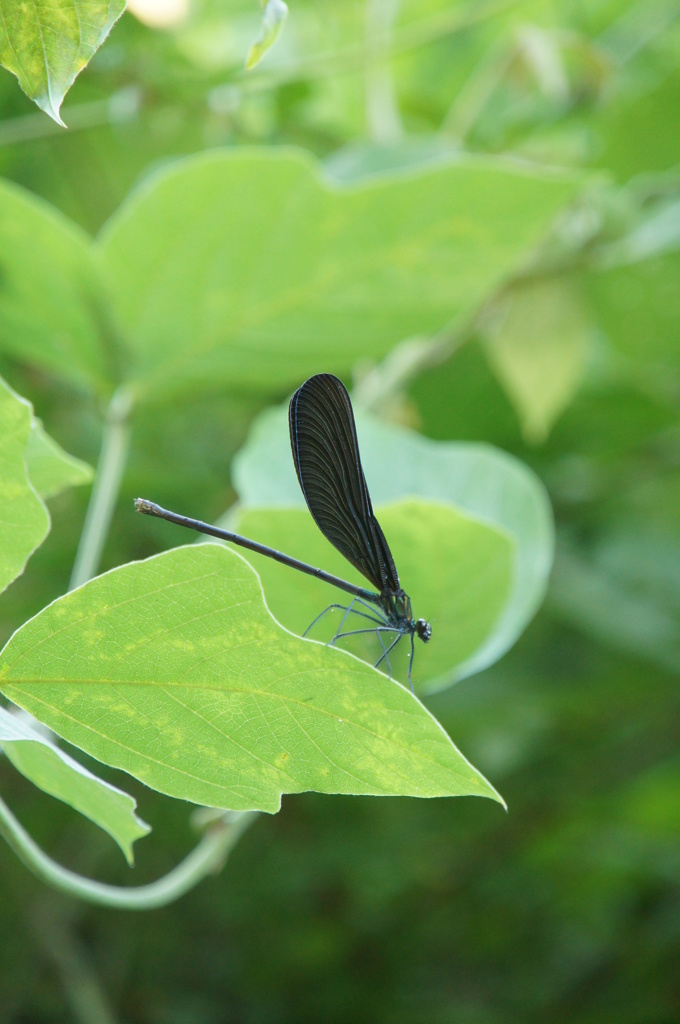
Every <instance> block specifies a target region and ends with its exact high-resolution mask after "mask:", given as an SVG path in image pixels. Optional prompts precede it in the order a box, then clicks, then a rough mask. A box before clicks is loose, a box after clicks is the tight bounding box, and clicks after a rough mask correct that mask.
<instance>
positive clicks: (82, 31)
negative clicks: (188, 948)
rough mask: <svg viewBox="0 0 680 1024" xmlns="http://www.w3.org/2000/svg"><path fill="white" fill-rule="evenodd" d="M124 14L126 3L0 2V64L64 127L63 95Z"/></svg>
mask: <svg viewBox="0 0 680 1024" xmlns="http://www.w3.org/2000/svg"><path fill="white" fill-rule="evenodd" d="M124 10H125V0H49V2H48V0H33V2H32V3H16V2H14V0H0V63H2V64H4V66H5V67H6V68H7V69H8V71H11V72H13V73H14V74H15V75H16V76H17V78H18V79H19V85H20V86H21V88H22V89H23V90H24V92H25V93H26V95H27V96H28V97H30V99H32V100H34V101H35V103H37V105H38V106H39V107H40V108H41V110H44V111H45V113H46V114H49V115H50V117H52V118H53V119H54V120H55V121H56V122H57V123H58V124H63V123H64V122H63V121H62V119H61V117H60V115H59V110H60V108H61V104H62V101H63V99H64V96H65V95H66V93H67V92H68V90H69V89H70V87H71V86H72V85H73V82H74V81H75V79H76V76H77V75H78V74H79V73H80V72H81V71H82V70H83V68H84V67H85V66H86V64H87V63H88V62H89V60H90V58H91V57H92V56H93V55H94V54H95V53H96V51H97V50H98V49H99V47H100V46H101V44H102V43H103V42H104V40H105V39H106V37H107V35H108V34H109V32H110V31H111V28H112V27H113V25H114V24H115V22H116V21H117V20H118V18H119V17H120V16H121V14H122V13H123V11H124Z"/></svg>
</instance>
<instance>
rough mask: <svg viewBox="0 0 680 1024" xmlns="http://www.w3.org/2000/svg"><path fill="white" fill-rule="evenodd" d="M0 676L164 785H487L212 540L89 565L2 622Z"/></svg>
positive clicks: (273, 806) (216, 792) (261, 805)
mask: <svg viewBox="0 0 680 1024" xmlns="http://www.w3.org/2000/svg"><path fill="white" fill-rule="evenodd" d="M0 685H1V686H2V690H3V692H4V693H5V694H6V695H7V696H8V697H9V698H10V699H11V700H12V701H14V702H15V703H16V704H19V705H20V706H21V707H24V708H25V709H26V710H28V711H30V712H31V713H33V714H34V715H35V716H36V717H38V718H39V719H40V720H41V721H43V722H44V723H45V724H46V725H48V726H49V727H50V728H52V729H53V730H54V731H55V732H57V733H58V734H59V735H61V736H63V737H64V738H66V739H68V740H69V741H70V742H72V743H74V744H76V745H77V746H79V747H81V748H82V749H84V750H86V751H88V753H90V754H92V755H93V756H94V757H96V758H98V759H99V760H100V761H104V762H105V763H107V764H111V765H115V766H116V767H119V768H123V769H124V770H125V771H127V772H129V773H130V774H132V775H135V776H136V777H137V778H139V779H141V780H142V781H144V782H146V783H147V784H148V785H150V786H152V787H154V788H155V789H158V790H160V791H162V792H164V793H168V794H170V795H172V796H176V797H181V798H183V799H186V800H191V801H195V802H197V803H202V804H207V805H213V806H217V807H228V808H233V809H236V810H252V809H259V810H265V811H276V810H277V809H278V808H279V806H280V797H281V794H282V793H298V792H301V791H303V790H317V791H320V792H324V793H365V794H375V795H389V794H403V795H411V796H423V797H424V796H455V795H465V794H469V795H472V794H474V795H479V796H489V797H492V798H495V799H500V798H499V797H498V795H497V794H496V792H495V791H494V790H493V788H492V787H491V786H490V785H489V783H488V782H486V780H484V779H483V778H482V777H481V776H480V775H479V773H478V772H477V771H476V770H475V769H474V768H473V767H472V766H471V765H470V764H469V763H468V762H467V761H466V759H465V758H464V757H463V756H462V755H461V754H460V753H459V752H458V750H457V749H456V748H455V746H454V745H453V743H452V742H451V740H450V739H449V737H448V736H447V735H446V733H445V732H444V731H443V729H442V728H441V726H440V725H439V724H438V723H437V722H436V720H435V719H434V718H433V717H432V716H431V715H430V714H429V712H428V711H427V710H426V709H425V708H424V707H423V706H422V705H421V704H420V702H419V701H418V700H417V698H415V697H414V696H413V695H412V694H411V693H410V692H409V691H408V690H406V689H405V688H404V687H402V686H401V685H400V684H399V683H396V682H394V681H391V680H390V679H388V678H387V676H385V675H383V674H382V673H380V672H379V671H377V670H375V669H373V668H371V667H370V666H369V665H366V664H364V663H363V662H361V661H359V660H357V659H356V658H354V657H353V656H352V655H350V654H347V653H345V652H344V651H338V650H335V649H333V648H329V647H325V646H323V645H322V644H318V643H315V642H313V641H305V640H301V639H299V638H298V637H294V636H292V635H291V634H290V633H288V632H287V631H286V630H284V629H283V628H282V627H281V626H279V625H278V624H277V623H276V622H275V620H274V619H272V618H271V616H270V614H269V612H268V611H267V609H266V607H265V604H264V601H263V598H262V589H261V586H260V582H259V580H258V578H257V575H256V573H255V572H254V570H253V569H252V568H251V566H250V565H248V563H247V562H246V561H245V560H244V559H243V558H241V557H240V555H238V554H236V553H235V552H232V551H229V550H227V549H226V548H224V547H223V546H221V545H216V544H203V545H194V546H191V547H188V548H179V549H176V550H174V551H170V552H166V553H164V554H162V555H158V556H156V557H154V558H150V559H148V560H147V561H145V562H137V563H132V564H131V565H126V566H123V567H121V568H119V569H115V570H113V571H112V572H109V573H107V574H105V575H104V576H100V577H98V578H97V579H94V580H91V581H90V582H89V583H87V584H85V586H83V587H80V588H79V589H78V590H75V591H72V592H71V593H70V594H68V595H67V596H66V597H63V598H60V599H59V600H57V601H55V602H54V603H53V604H52V605H50V606H49V607H48V608H46V609H45V610H44V611H42V612H41V613H40V614H39V615H37V616H36V617H35V618H34V619H32V620H31V621H30V622H28V623H27V624H26V625H25V626H24V627H23V628H22V629H20V630H19V631H18V632H17V633H15V634H14V636H13V637H12V639H11V640H10V641H9V643H8V644H7V646H6V647H5V649H4V651H3V652H2V654H1V655H0Z"/></svg>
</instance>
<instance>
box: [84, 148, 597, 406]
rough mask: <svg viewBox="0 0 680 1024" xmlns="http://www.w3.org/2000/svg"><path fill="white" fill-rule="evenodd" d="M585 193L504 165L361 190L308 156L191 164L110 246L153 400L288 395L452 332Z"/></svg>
mask: <svg viewBox="0 0 680 1024" xmlns="http://www.w3.org/2000/svg"><path fill="white" fill-rule="evenodd" d="M577 187H578V185H577V180H576V179H575V178H573V177H563V176H559V175H556V174H553V173H541V172H535V171H528V170H526V169H523V168H519V167H517V166H514V165H511V164H508V163H506V162H500V161H467V162H465V163H464V164H463V163H457V164H454V165H443V166H437V167H435V168H428V169H426V170H423V171H421V172H420V173H416V172H412V173H410V174H401V175H395V176H394V177H392V178H386V179H381V180H378V179H374V180H373V181H371V183H369V184H366V185H363V186H355V187H352V188H348V187H345V188H341V187H339V186H337V185H331V184H330V183H329V182H328V181H326V180H325V179H324V178H323V177H321V175H320V172H319V168H318V165H316V164H315V163H314V162H313V161H311V160H310V159H309V157H307V156H305V155H304V154H303V153H302V152H296V151H293V150H279V151H274V152H265V151H252V150H250V151H249V150H239V151H238V152H231V153H229V152H224V153H208V154H202V155H201V156H198V157H194V158H191V159H189V160H186V161H183V162H181V163H178V164H176V165H175V166H174V167H172V168H171V169H170V170H167V171H164V172H162V173H160V174H157V175H155V176H154V177H153V178H151V179H149V180H148V181H147V182H146V184H145V185H144V187H142V188H141V189H139V190H138V191H137V192H136V193H134V194H133V195H132V197H131V198H130V200H129V201H128V202H127V203H126V204H124V206H123V207H122V208H121V210H120V211H119V212H118V214H116V215H115V216H114V217H113V218H112V219H111V221H110V222H109V223H108V225H107V227H106V228H105V229H104V232H103V234H102V235H101V236H100V239H99V250H100V252H101V254H102V256H103V257H104V259H105V260H106V262H107V264H108V267H109V271H110V276H111V280H112V285H113V289H114V301H115V302H116V306H117V312H118V316H119V320H120V322H121V323H122V325H123V326H124V328H125V330H126V332H127V337H128V340H129V343H130V345H131V347H132V349H133V351H134V354H135V357H136V360H137V368H136V371H135V374H134V377H135V382H136V385H137V389H138V392H139V393H140V394H142V395H144V394H149V395H154V394H155V395H158V394H168V393H172V392H178V391H179V392H182V391H185V390H188V389H191V388H205V387H206V386H208V387H212V388H217V387H220V386H223V385H228V386H229V387H230V388H232V389H235V388H238V387H247V388H252V389H256V390H258V391H274V390H276V391H280V390H281V388H283V387H286V386H291V387H292V386H293V385H294V384H297V383H299V381H300V380H302V379H304V377H306V376H308V375H309V374H310V373H311V372H314V371H315V370H318V369H320V368H322V367H323V368H324V369H326V370H329V371H333V370H336V371H342V370H343V369H347V368H349V367H350V366H351V365H352V364H353V363H354V362H356V360H357V359H358V358H379V357H381V356H383V355H385V354H386V353H387V352H388V351H389V350H390V348H391V347H392V346H393V345H394V344H395V343H396V342H397V341H399V340H401V339H402V338H405V337H408V336H410V335H413V334H421V333H423V332H425V333H427V332H432V331H438V330H441V329H442V328H444V327H446V325H447V324H449V323H450V322H451V321H452V320H455V319H456V317H459V316H460V315H462V314H464V313H466V312H469V311H470V310H472V309H474V308H475V307H476V306H477V305H478V304H479V303H480V302H481V301H482V299H483V298H485V297H486V296H487V295H488V293H489V291H490V290H493V289H494V288H496V287H497V286H498V284H499V283H500V282H501V281H502V279H503V278H504V277H505V276H506V275H507V274H508V273H509V272H510V271H511V270H512V269H513V268H514V267H515V266H516V265H517V263H518V262H519V261H520V260H521V259H522V258H524V257H525V255H526V253H527V251H528V250H530V249H532V248H533V247H534V246H535V245H536V243H537V242H538V240H539V239H540V238H541V236H542V235H543V234H544V233H545V231H546V230H547V228H548V226H549V225H550V223H551V221H552V220H553V219H554V217H555V216H556V214H557V213H558V212H559V210H560V209H561V208H563V207H564V205H565V204H567V203H568V202H569V201H570V199H571V198H572V197H573V195H574V194H575V191H576V189H577Z"/></svg>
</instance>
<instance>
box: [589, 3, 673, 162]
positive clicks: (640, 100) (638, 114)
mask: <svg viewBox="0 0 680 1024" xmlns="http://www.w3.org/2000/svg"><path fill="white" fill-rule="evenodd" d="M676 17H677V13H676ZM650 77H651V76H650ZM679 108H680V72H679V71H678V68H677V63H676V65H675V67H674V68H673V70H672V71H671V73H670V74H667V75H664V76H662V77H658V72H657V74H656V75H654V79H653V80H652V84H651V86H650V84H649V83H648V81H646V82H643V83H642V85H640V83H639V82H634V83H633V86H632V88H631V87H629V88H628V89H626V90H621V91H620V92H619V93H618V94H616V95H615V96H614V98H613V99H612V101H611V103H610V104H609V106H608V107H607V108H605V109H604V110H598V111H597V117H596V118H595V119H594V120H593V130H594V131H595V132H596V133H597V135H598V136H599V142H600V150H599V152H597V154H596V160H595V163H596V164H597V166H598V167H606V168H607V169H609V170H611V171H612V172H613V173H614V174H615V176H616V178H617V179H618V180H619V181H627V180H628V179H629V178H632V177H633V176H634V175H636V174H641V173H643V172H645V171H665V170H668V169H669V168H672V167H676V166H677V165H678V164H679V163H680V132H678V130H677V127H678V125H677V117H676V115H677V111H678V109H679Z"/></svg>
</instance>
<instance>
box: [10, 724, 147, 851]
mask: <svg viewBox="0 0 680 1024" xmlns="http://www.w3.org/2000/svg"><path fill="white" fill-rule="evenodd" d="M0 747H2V749H3V750H4V752H5V754H6V755H7V757H8V758H9V760H10V761H11V762H12V764H13V765H14V767H15V768H16V769H17V771H19V772H21V774H22V775H25V776H26V778H27V779H30V781H31V782H32V783H33V785H34V786H37V787H38V788H39V789H42V790H43V792H44V793H49V794H50V796H54V797H56V798H57V799H58V800H61V801H63V802H64V803H65V804H68V805H69V807H73V808H74V809H75V810H76V811H79V812H80V813H81V814H84V815H85V817H86V818H89V819H90V821H93V822H94V823H95V824H96V825H99V826H100V827H101V828H103V829H104V830H105V831H106V832H108V833H109V835H110V836H111V838H112V839H115V841H116V842H117V843H118V845H119V846H120V848H121V850H122V851H123V853H124V854H125V857H126V859H127V861H128V863H130V864H132V861H133V859H134V858H133V854H132V844H133V843H134V841H135V839H139V838H140V837H141V836H144V835H146V834H147V832H149V826H148V825H146V824H145V823H144V822H143V821H141V820H140V819H139V818H138V817H137V815H136V814H135V813H134V812H135V807H136V803H135V801H134V800H133V798H132V797H131V796H128V794H127V793H123V792H122V790H120V789H116V787H115V786H112V785H110V783H108V782H104V781H103V780H102V779H98V778H97V777H96V775H93V774H92V773H91V772H89V771H88V770H87V769H86V768H83V766H82V765H81V764H78V762H77V761H75V760H74V759H73V758H72V757H69V755H68V754H66V753H65V752H64V751H63V750H60V749H59V747H57V746H56V744H55V743H53V742H52V741H51V740H50V739H48V738H47V737H46V736H45V735H44V734H43V733H42V732H41V731H39V730H38V729H37V728H36V727H35V725H33V724H31V722H30V720H29V719H27V716H24V715H17V714H11V713H10V712H9V711H8V710H7V709H6V708H0Z"/></svg>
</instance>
